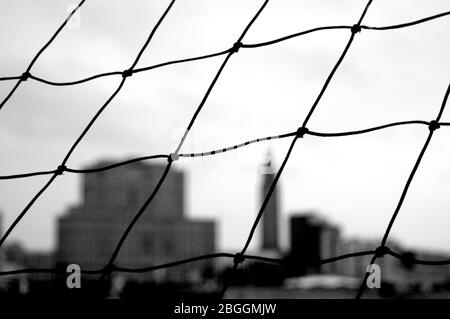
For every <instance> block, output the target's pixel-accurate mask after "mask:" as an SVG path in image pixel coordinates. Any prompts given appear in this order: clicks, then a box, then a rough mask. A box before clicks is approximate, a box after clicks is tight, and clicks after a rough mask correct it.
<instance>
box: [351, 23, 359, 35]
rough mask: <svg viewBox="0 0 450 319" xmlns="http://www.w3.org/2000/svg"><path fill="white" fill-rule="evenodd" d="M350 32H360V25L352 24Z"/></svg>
mask: <svg viewBox="0 0 450 319" xmlns="http://www.w3.org/2000/svg"><path fill="white" fill-rule="evenodd" d="M351 30H352V33H353V34H356V33H358V32H361V26H360V25H359V24H354V25H353V26H352V29H351Z"/></svg>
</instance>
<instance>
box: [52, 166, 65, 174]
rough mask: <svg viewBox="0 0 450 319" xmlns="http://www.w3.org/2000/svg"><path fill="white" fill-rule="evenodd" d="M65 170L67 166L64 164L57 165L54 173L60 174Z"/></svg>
mask: <svg viewBox="0 0 450 319" xmlns="http://www.w3.org/2000/svg"><path fill="white" fill-rule="evenodd" d="M66 170H67V167H66V165H59V166H58V167H57V168H56V172H55V173H56V175H62V174H63V173H64V172H65V171H66Z"/></svg>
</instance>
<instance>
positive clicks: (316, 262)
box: [287, 213, 339, 276]
mask: <svg viewBox="0 0 450 319" xmlns="http://www.w3.org/2000/svg"><path fill="white" fill-rule="evenodd" d="M290 231H291V235H290V238H291V240H290V241H291V251H290V253H289V255H288V257H287V262H288V268H289V271H290V274H291V275H293V276H299V275H305V274H311V273H337V271H338V269H337V266H334V265H332V264H330V265H320V261H321V260H323V259H327V258H331V257H335V256H337V254H338V251H339V229H338V228H337V227H336V226H334V225H331V224H329V223H327V222H325V221H324V220H321V219H320V218H318V217H316V216H315V215H314V214H312V213H311V214H301V215H293V216H291V219H290Z"/></svg>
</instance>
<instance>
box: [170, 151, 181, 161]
mask: <svg viewBox="0 0 450 319" xmlns="http://www.w3.org/2000/svg"><path fill="white" fill-rule="evenodd" d="M179 158H180V155H178V154H177V153H172V154H170V155H169V157H168V158H167V160H168V161H169V163H172V162H175V161H177V160H178V159H179Z"/></svg>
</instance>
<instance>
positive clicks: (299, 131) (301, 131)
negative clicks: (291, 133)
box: [295, 126, 309, 138]
mask: <svg viewBox="0 0 450 319" xmlns="http://www.w3.org/2000/svg"><path fill="white" fill-rule="evenodd" d="M308 132H309V130H308V129H307V128H306V127H304V126H302V127H299V128H298V129H297V132H296V133H295V136H297V138H302V137H303V136H304V135H305V134H307V133H308Z"/></svg>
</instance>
